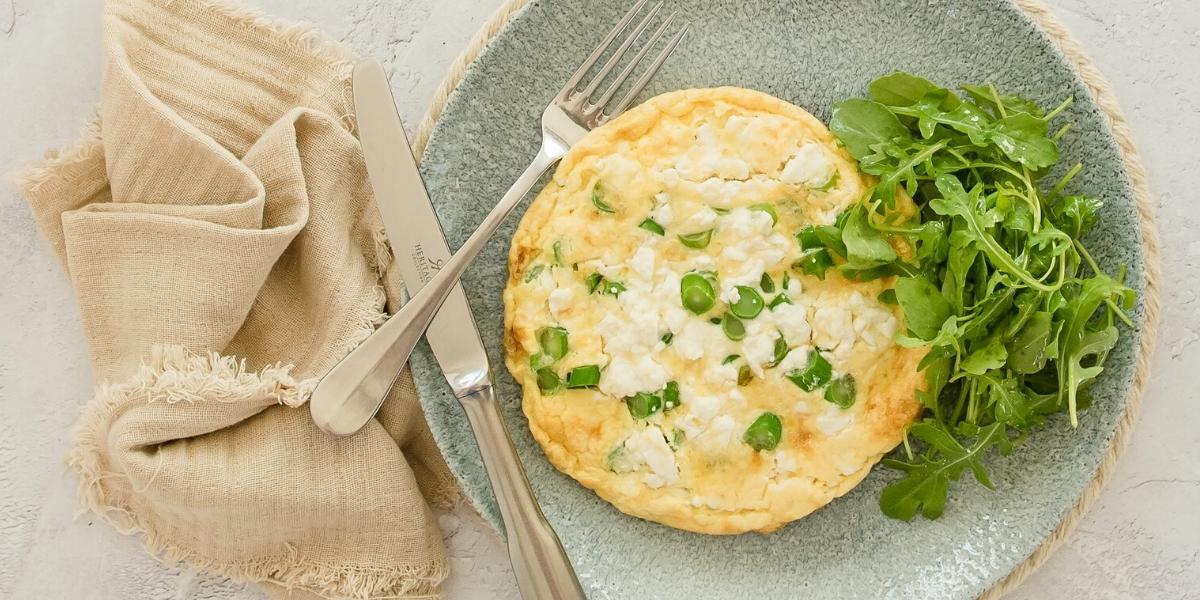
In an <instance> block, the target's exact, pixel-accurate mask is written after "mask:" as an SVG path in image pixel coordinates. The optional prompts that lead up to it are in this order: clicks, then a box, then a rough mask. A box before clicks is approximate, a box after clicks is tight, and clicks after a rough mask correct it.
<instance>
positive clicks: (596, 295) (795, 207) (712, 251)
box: [505, 88, 921, 534]
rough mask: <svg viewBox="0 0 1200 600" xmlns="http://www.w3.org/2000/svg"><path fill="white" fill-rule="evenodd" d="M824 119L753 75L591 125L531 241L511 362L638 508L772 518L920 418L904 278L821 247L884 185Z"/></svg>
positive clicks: (789, 516) (512, 299)
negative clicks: (902, 308) (875, 274)
mask: <svg viewBox="0 0 1200 600" xmlns="http://www.w3.org/2000/svg"><path fill="white" fill-rule="evenodd" d="M868 185H869V184H868V182H867V181H866V180H865V177H864V176H863V175H862V174H861V173H859V171H858V169H857V166H856V165H855V163H854V162H853V160H852V159H850V158H849V156H848V155H847V154H846V153H845V152H844V151H843V150H842V149H841V148H839V147H838V146H837V145H836V143H835V142H834V140H833V138H832V136H831V135H830V133H829V132H828V130H826V128H825V127H824V125H822V124H821V123H820V121H818V120H817V119H816V118H815V117H813V116H812V115H810V114H808V113H807V112H805V111H803V110H801V109H800V108H798V107H796V106H793V105H791V104H788V103H786V102H784V101H782V100H779V99H777V98H773V97H771V96H768V95H766V94H762V93H759V92H754V91H750V90H744V89H738V88H716V89H700V90H684V91H680V92H672V93H668V94H664V95H662V96H658V97H656V98H654V99H651V100H650V101H648V102H646V103H645V104H643V105H641V106H639V107H636V108H634V109H632V110H630V111H629V112H627V113H626V114H624V115H622V116H620V117H619V118H617V119H614V120H613V121H612V122H610V123H609V124H607V125H605V126H603V127H600V128H598V129H596V130H594V131H592V132H590V133H589V134H588V135H587V136H585V137H584V139H583V140H581V141H580V142H579V143H578V144H577V145H576V146H575V147H574V148H572V150H571V151H570V152H569V153H568V154H567V156H566V158H565V159H564V160H563V161H562V164H561V165H560V166H559V168H558V170H557V172H556V173H555V175H554V178H553V180H552V181H551V182H550V183H549V184H548V185H547V186H546V188H545V189H544V190H543V191H542V192H541V194H540V195H539V196H538V197H537V199H536V200H535V201H534V202H533V203H532V205H531V206H530V208H529V210H528V211H527V212H526V214H525V216H524V217H523V219H522V221H521V224H520V226H519V228H518V229H517V232H516V235H515V236H514V239H513V243H512V249H511V253H510V257H509V282H508V287H507V289H506V290H505V307H506V310H505V324H506V331H507V336H506V342H505V343H506V351H507V363H508V367H509V370H510V371H511V372H512V374H513V376H514V377H515V378H516V379H517V381H518V382H520V383H521V385H522V387H523V394H524V397H523V401H522V406H523V409H524V412H525V414H526V416H527V417H528V419H529V427H530V430H531V431H532V433H533V436H534V438H535V439H536V440H537V441H538V443H539V444H540V445H541V446H542V448H543V450H544V451H545V453H546V456H547V457H548V458H549V459H550V461H551V463H553V464H554V466H555V467H557V468H558V469H559V470H561V471H563V472H564V473H566V474H568V475H570V476H571V477H573V478H575V479H576V480H577V481H579V482H580V483H581V484H583V485H584V486H586V487H588V488H590V489H592V490H595V491H596V493H597V494H599V495H600V496H601V497H602V498H604V499H605V500H607V501H609V502H611V503H612V504H613V505H615V506H616V507H617V508H619V509H620V510H622V511H624V512H626V513H628V514H631V515H635V516H638V517H641V518H645V519H649V520H653V521H657V522H660V523H664V524H666V525H669V526H672V527H678V528H681V529H687V530H691V531H697V532H702V533H713V534H732V533H742V532H746V531H762V532H767V531H771V530H774V529H776V528H778V527H780V526H782V525H784V524H786V523H788V522H790V521H793V520H795V519H798V518H800V517H803V516H805V515H807V514H809V513H810V512H812V511H814V510H816V509H817V508H820V507H821V506H823V505H825V504H826V503H828V502H830V501H831V500H833V499H834V498H836V497H838V496H840V495H842V494H844V493H846V492H847V491H849V490H850V489H851V488H852V487H854V486H855V485H857V484H858V482H859V481H861V480H862V479H863V477H865V476H866V474H867V473H868V472H869V471H870V469H871V467H872V466H873V465H874V464H875V463H876V462H877V461H878V460H879V459H880V457H881V456H882V455H883V454H884V453H886V452H887V451H889V450H890V449H892V448H893V447H895V446H896V445H897V444H898V443H899V442H900V440H901V437H902V435H903V432H904V429H905V427H906V426H907V424H908V423H910V422H911V421H912V419H913V418H914V417H915V416H916V414H917V412H918V403H917V402H916V400H915V398H914V396H915V391H916V389H917V388H918V386H919V385H920V383H921V377H920V375H919V373H918V371H917V369H916V365H917V363H918V362H919V360H920V358H921V351H919V350H910V349H905V348H902V347H900V346H898V345H896V343H895V341H894V339H895V337H896V334H897V333H899V332H901V331H903V329H904V328H903V323H902V320H901V317H900V313H899V311H898V310H897V309H896V308H895V307H894V306H892V305H890V304H888V303H886V302H885V301H884V300H881V296H883V297H884V298H886V294H884V292H885V291H887V290H888V289H889V288H890V286H891V285H892V283H893V281H892V280H891V279H890V278H888V279H877V280H874V281H865V282H862V281H852V280H849V279H846V278H844V277H843V276H842V275H841V274H840V272H839V270H838V268H837V267H835V266H831V264H832V259H831V256H830V255H829V253H828V250H827V249H825V248H824V247H823V246H819V245H817V244H812V243H810V242H811V240H812V239H814V236H816V235H818V233H819V228H820V227H821V226H823V225H830V224H833V223H835V222H836V221H837V220H838V219H839V217H841V216H842V215H843V214H844V213H845V212H846V211H847V210H848V209H850V208H852V207H853V206H854V205H855V203H856V202H858V201H859V199H860V198H861V197H862V196H863V193H864V191H865V190H866V189H867V188H868Z"/></svg>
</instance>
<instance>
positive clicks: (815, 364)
mask: <svg viewBox="0 0 1200 600" xmlns="http://www.w3.org/2000/svg"><path fill="white" fill-rule="evenodd" d="M783 376H784V377H787V378H788V380H790V381H791V382H792V383H794V384H796V386H797V387H799V388H800V389H802V390H804V391H806V392H811V391H813V390H816V389H818V388H820V387H821V386H823V385H825V384H827V383H829V380H830V379H831V378H832V377H833V366H832V365H830V364H829V361H828V360H826V359H825V357H824V356H821V353H820V352H819V351H817V350H809V351H808V360H807V362H805V363H804V368H802V369H793V370H791V371H788V372H787V373H784V375H783Z"/></svg>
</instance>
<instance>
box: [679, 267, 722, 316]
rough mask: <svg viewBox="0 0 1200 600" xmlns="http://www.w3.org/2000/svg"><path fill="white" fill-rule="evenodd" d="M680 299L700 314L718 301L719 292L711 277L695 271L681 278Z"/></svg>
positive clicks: (687, 306)
mask: <svg viewBox="0 0 1200 600" xmlns="http://www.w3.org/2000/svg"><path fill="white" fill-rule="evenodd" d="M679 299H680V302H681V303H682V304H683V307H684V308H686V309H688V310H689V311H691V312H692V314H696V315H699V314H703V313H705V312H708V310H709V309H711V308H712V307H713V305H715V304H716V303H717V292H716V289H715V288H714V287H713V282H712V280H711V278H709V277H708V276H707V275H706V274H704V273H699V272H695V271H693V272H691V273H688V274H687V275H684V276H683V278H682V279H680V280H679Z"/></svg>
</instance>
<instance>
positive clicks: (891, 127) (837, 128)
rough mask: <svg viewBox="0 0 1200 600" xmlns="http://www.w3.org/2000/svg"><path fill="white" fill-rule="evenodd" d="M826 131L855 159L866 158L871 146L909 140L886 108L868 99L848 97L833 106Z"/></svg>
mask: <svg viewBox="0 0 1200 600" xmlns="http://www.w3.org/2000/svg"><path fill="white" fill-rule="evenodd" d="M829 129H830V131H832V132H833V133H834V135H836V136H837V137H838V139H839V140H841V142H842V144H843V145H844V146H846V151H847V152H849V153H850V156H853V157H854V158H857V159H862V158H864V157H866V156H868V155H870V154H871V153H872V152H873V150H872V146H875V145H878V144H888V143H891V142H892V141H893V140H895V139H900V140H909V139H911V137H912V135H911V134H910V133H909V132H908V129H907V128H906V127H905V126H904V125H902V124H901V123H900V119H898V118H896V115H895V114H893V113H892V111H890V110H888V109H887V107H885V106H884V105H882V104H880V103H878V102H871V101H870V100H860V99H857V98H851V99H849V100H844V101H842V102H839V103H838V104H835V105H834V107H833V115H832V117H831V118H830V119H829Z"/></svg>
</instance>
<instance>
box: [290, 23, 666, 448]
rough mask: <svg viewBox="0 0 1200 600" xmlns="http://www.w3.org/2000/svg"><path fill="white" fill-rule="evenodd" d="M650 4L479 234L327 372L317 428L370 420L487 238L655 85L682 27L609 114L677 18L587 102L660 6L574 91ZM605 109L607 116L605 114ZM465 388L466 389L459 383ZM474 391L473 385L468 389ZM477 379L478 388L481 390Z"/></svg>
mask: <svg viewBox="0 0 1200 600" xmlns="http://www.w3.org/2000/svg"><path fill="white" fill-rule="evenodd" d="M647 1H648V0H639V2H638V3H637V4H635V5H634V6H633V8H631V9H630V10H629V12H627V13H625V16H624V17H622V18H621V20H620V22H618V23H617V25H616V27H614V28H613V29H612V31H610V32H608V35H606V36H604V39H603V40H601V41H600V43H599V44H598V45H597V46H596V48H595V49H594V50H592V53H591V54H590V55H588V57H587V59H586V60H584V61H583V64H582V65H580V66H579V68H578V69H577V70H576V71H575V73H574V74H573V75H571V78H570V79H569V80H568V81H567V83H566V85H564V86H563V87H562V89H561V90H559V92H558V94H557V95H556V96H555V97H554V99H553V100H552V101H551V102H550V104H549V106H547V107H546V110H545V111H544V112H542V147H541V149H540V150H538V153H537V156H535V157H534V159H533V162H532V163H530V165H529V167H528V168H526V169H525V172H524V173H522V174H521V176H520V177H518V178H517V181H516V183H514V184H513V185H512V187H511V188H509V190H508V191H507V192H506V193H505V194H504V197H503V198H501V199H500V202H498V203H497V204H496V207H495V208H493V209H492V212H491V213H489V214H488V215H487V217H485V218H484V219H483V222H482V223H480V224H479V228H478V229H476V230H475V232H474V233H472V234H471V237H469V238H467V241H466V242H465V243H464V244H463V245H462V247H461V248H459V249H458V252H456V253H455V254H454V256H453V257H451V258H450V260H449V261H447V262H446V264H445V265H444V266H443V267H442V269H441V270H440V271H438V273H437V275H435V276H434V277H433V278H432V279H431V280H430V281H429V283H427V284H426V285H425V287H423V288H421V291H419V292H418V293H417V294H416V295H414V296H413V297H412V298H411V299H409V301H408V302H407V303H406V304H405V305H404V306H403V307H402V308H401V309H400V310H399V311H398V312H397V313H396V314H395V315H394V316H393V317H392V318H391V319H388V321H387V322H386V323H384V324H383V325H381V326H380V327H379V329H377V330H376V331H375V333H374V334H372V335H371V336H370V337H369V338H367V340H366V341H364V342H363V343H362V344H361V345H359V346H358V347H357V348H355V349H354V351H352V352H351V353H350V354H349V355H347V356H346V357H345V358H344V359H342V361H341V362H339V363H338V364H337V365H336V366H334V367H333V369H332V370H330V371H329V373H328V374H326V375H325V377H324V378H323V379H322V380H321V382H320V383H319V384H318V385H317V387H316V389H314V390H313V394H312V399H311V402H312V403H313V404H314V405H325V406H337V405H339V404H340V405H341V407H342V408H341V413H340V414H338V418H337V419H335V420H333V421H328V422H325V423H321V426H322V427H323V428H324V429H326V431H329V432H330V433H333V434H335V435H348V434H351V433H354V432H355V431H358V430H359V429H360V428H361V427H362V426H363V425H365V424H366V423H367V421H369V420H370V419H371V417H372V416H374V415H375V413H376V411H378V410H379V407H380V405H382V404H383V400H384V398H386V397H387V393H388V390H389V389H391V387H392V383H393V382H394V381H395V379H396V376H397V375H398V374H399V373H400V370H401V369H402V368H403V367H404V363H405V362H406V361H408V357H409V355H411V354H412V351H413V348H414V347H415V346H416V344H417V341H418V340H420V339H421V336H422V335H423V334H424V332H425V329H426V328H428V327H429V323H430V322H431V321H432V320H433V317H434V315H436V314H437V311H438V309H439V308H441V306H442V303H443V302H444V301H445V300H446V296H447V295H448V294H449V293H450V290H452V289H454V284H455V283H457V282H458V280H459V278H461V277H462V274H463V271H465V270H466V268H467V266H468V265H469V264H470V263H471V261H472V260H474V259H475V256H476V255H478V254H479V251H480V250H481V249H482V248H483V246H484V244H485V243H487V241H488V239H489V238H491V237H492V234H493V233H495V231H496V229H497V228H499V227H500V224H501V223H502V222H503V221H504V218H505V217H507V216H508V214H509V213H510V212H512V210H513V208H514V207H516V205H517V204H518V203H519V202H520V201H521V199H522V198H523V197H524V196H525V194H526V193H528V192H529V190H530V189H532V188H533V186H534V184H536V183H537V180H538V179H539V178H540V177H541V176H542V174H544V173H545V172H546V171H547V170H548V169H550V167H552V166H554V164H555V163H557V162H558V161H559V160H560V159H561V158H562V157H563V155H565V154H566V153H567V150H569V149H570V148H571V146H572V145H573V144H575V143H576V142H578V141H579V139H580V138H582V137H583V136H584V134H586V133H587V132H588V131H589V130H591V129H593V128H595V127H599V126H600V125H603V124H604V123H606V122H608V121H609V120H610V119H612V118H613V117H615V116H616V115H618V114H620V113H622V112H624V110H625V109H626V108H628V107H629V105H630V104H631V103H632V102H633V100H634V98H635V97H636V96H637V95H638V93H640V92H641V91H642V89H643V88H645V87H646V84H647V83H649V82H650V79H651V78H652V77H654V75H655V73H657V72H658V70H659V68H660V67H662V65H663V63H664V62H666V60H667V57H668V56H670V55H671V53H672V52H673V51H674V50H675V48H676V46H678V45H679V42H680V40H681V39H683V36H684V34H685V33H687V30H688V25H687V24H686V23H684V24H683V25H681V26H680V27H679V30H678V31H677V32H676V33H675V34H674V35H672V36H671V37H670V38H669V39H668V41H667V43H666V45H665V46H664V47H663V49H662V50H661V51H660V52H659V53H658V54H657V55H656V56H655V58H654V61H653V62H652V63H650V66H649V67H648V68H647V69H646V70H645V72H643V73H642V74H641V75H640V76H639V77H638V78H637V79H636V80H635V81H634V82H633V85H632V86H631V87H630V89H629V91H628V92H627V93H626V94H625V95H624V96H623V97H622V98H621V100H620V101H618V102H617V103H616V104H613V105H611V106H610V104H611V102H612V99H613V97H614V96H615V95H616V92H617V91H618V88H620V87H621V85H622V84H624V83H625V82H626V81H628V80H629V78H630V76H631V75H632V74H633V71H634V70H635V69H636V68H637V66H638V65H639V64H641V62H642V61H643V60H644V59H645V58H646V56H647V55H648V54H649V53H650V51H651V49H652V48H653V47H655V46H657V45H658V43H659V42H660V41H661V40H662V39H663V37H664V36H665V35H666V34H667V31H668V30H669V29H671V28H672V25H673V24H674V22H675V15H674V14H672V15H670V16H669V17H667V18H666V19H665V20H663V22H662V23H661V24H660V25H659V26H658V28H657V29H656V30H655V31H654V33H653V34H652V35H651V36H650V38H649V39H648V40H647V41H646V42H645V43H644V44H643V46H642V48H641V49H640V50H639V51H638V52H637V54H635V55H634V56H633V58H632V59H631V60H630V62H629V63H628V64H627V65H626V66H625V67H624V68H623V69H622V70H621V71H620V72H619V73H618V74H617V76H616V77H615V78H614V80H613V82H612V83H611V84H610V85H609V86H608V87H607V88H606V89H605V90H604V92H603V93H601V95H600V97H599V98H597V99H595V100H594V101H593V99H592V95H593V94H594V93H595V92H596V90H597V89H599V86H600V85H601V83H602V82H603V80H604V79H605V77H606V76H607V75H608V74H609V73H611V72H612V70H613V69H614V68H615V67H616V65H617V64H618V63H619V62H620V60H621V58H622V57H623V56H625V54H626V53H627V52H628V51H629V49H630V47H632V46H633V44H634V42H635V41H636V40H637V39H638V38H639V37H640V36H641V35H642V34H643V33H644V32H645V31H646V29H648V28H649V26H650V24H651V22H652V21H653V19H654V17H655V16H656V15H657V14H658V12H659V10H660V9H661V8H662V2H658V3H657V4H655V5H654V6H653V7H651V8H650V9H649V10H648V11H645V14H644V16H642V17H641V18H640V19H638V20H637V23H636V24H634V25H633V31H632V32H631V33H630V34H629V35H628V36H626V37H625V39H624V41H622V42H621V44H620V45H619V46H617V48H616V50H614V51H613V54H612V56H611V57H610V58H609V59H608V60H607V61H605V63H604V64H603V66H601V67H600V70H599V71H597V72H596V75H595V76H594V77H593V78H592V80H591V82H590V83H588V84H587V86H586V87H584V88H583V89H582V90H577V89H576V87H577V86H578V85H579V84H580V82H582V81H583V78H584V77H585V76H586V74H587V72H588V70H589V69H591V68H592V67H593V66H594V65H595V64H596V63H597V61H599V59H600V57H601V55H603V54H604V52H605V51H606V50H608V49H609V48H610V47H612V45H613V43H614V42H615V41H616V39H617V38H618V37H619V36H620V35H621V34H622V33H624V32H625V31H626V29H628V28H629V26H630V25H631V24H632V23H634V20H635V19H637V17H638V15H639V14H641V13H642V12H643V9H644V8H645V5H646V3H647ZM605 109H608V110H605ZM464 383H467V382H464ZM472 383H474V382H472ZM485 384H486V381H485V380H484V379H483V378H481V380H480V381H479V382H478V385H480V386H482V385H485Z"/></svg>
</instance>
